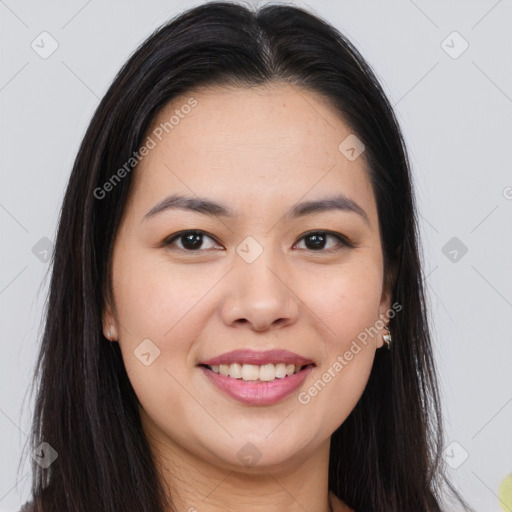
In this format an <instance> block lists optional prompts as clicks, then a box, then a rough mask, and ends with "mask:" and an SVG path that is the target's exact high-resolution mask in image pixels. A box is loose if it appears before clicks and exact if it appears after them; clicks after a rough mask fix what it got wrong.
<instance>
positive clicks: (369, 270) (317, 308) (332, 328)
mask: <svg viewBox="0 0 512 512" xmlns="http://www.w3.org/2000/svg"><path fill="white" fill-rule="evenodd" d="M381 294H382V273H381V272H380V267H378V266H376V265H363V264H360V265H353V266H351V267H350V268H349V267H348V266H347V267H345V268H343V269H341V270H340V272H337V273H336V272H330V273H329V276H328V278H326V279H325V280H322V283H321V285H319V286H315V287H311V286H310V287H309V292H308V294H307V295H306V294H305V296H308V297H309V299H308V302H309V304H308V305H309V306H310V307H311V309H312V310H313V311H314V312H315V313H316V314H317V315H318V317H319V318H320V319H321V320H322V322H323V324H324V327H325V329H324V335H325V336H326V339H328V340H329V344H330V345H333V346H336V347H337V348H338V349H340V350H342V349H343V348H344V347H345V346H346V345H347V344H348V345H350V342H351V341H352V339H354V338H357V336H358V335H359V334H360V333H362V332H365V330H366V329H369V328H370V327H371V326H373V325H374V324H375V322H376V321H377V320H378V309H379V304H380V301H381Z"/></svg>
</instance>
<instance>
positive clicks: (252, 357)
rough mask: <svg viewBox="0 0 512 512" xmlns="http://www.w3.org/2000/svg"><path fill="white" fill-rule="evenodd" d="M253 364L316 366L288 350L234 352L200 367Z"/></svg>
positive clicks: (207, 361) (204, 363)
mask: <svg viewBox="0 0 512 512" xmlns="http://www.w3.org/2000/svg"><path fill="white" fill-rule="evenodd" d="M234 363H238V364H241V365H243V364H253V365H257V366H263V365H265V364H280V363H282V364H294V365H295V366H296V367H303V366H306V365H309V364H312V365H314V362H313V361H312V360H311V359H307V358H305V357H302V356H300V355H299V354H295V353H294V352H290V351H288V350H267V351H255V350H233V351H231V352H226V353H224V354H221V355H220V356H217V357H213V358H211V359H207V360H204V361H201V362H200V363H199V365H200V366H217V365H221V364H227V365H230V364H234Z"/></svg>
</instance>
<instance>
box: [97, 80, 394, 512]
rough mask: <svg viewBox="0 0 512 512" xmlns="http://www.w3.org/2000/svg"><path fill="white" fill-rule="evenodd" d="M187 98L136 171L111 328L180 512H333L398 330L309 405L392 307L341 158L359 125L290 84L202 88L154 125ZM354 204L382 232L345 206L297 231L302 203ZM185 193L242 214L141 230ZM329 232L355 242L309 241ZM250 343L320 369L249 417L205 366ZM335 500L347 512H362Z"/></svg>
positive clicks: (362, 175) (118, 243)
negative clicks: (345, 444)
mask: <svg viewBox="0 0 512 512" xmlns="http://www.w3.org/2000/svg"><path fill="white" fill-rule="evenodd" d="M191 96H193V98H195V99H196V101H197V106H196V107H195V108H194V109H192V110H191V112H190V113H189V114H188V115H186V116H184V117H183V119H180V121H179V124H177V125H175V126H174V127H173V129H172V130H169V133H168V134H165V133H164V135H165V137H163V138H162V141H160V142H158V144H157V146H156V147H155V148H153V149H152V150H151V151H150V152H149V154H148V155H147V156H146V157H145V158H144V159H143V160H142V162H141V163H140V164H139V165H138V167H137V169H136V170H135V171H133V172H134V173H135V174H134V176H133V178H134V183H133V184H132V185H133V187H132V190H131V196H130V198H129V202H128V204H127V208H126V211H125V214H124V216H123V219H122V222H121V225H120V228H119V230H118V232H117V236H116V240H115V244H114V250H113V255H112V257H113V262H112V263H113V264H112V285H113V303H112V304H110V305H107V307H106V308H105V311H104V313H103V320H104V333H105V335H107V331H108V330H110V331H111V333H110V334H111V336H110V338H111V339H112V340H114V341H118V342H119V344H120V348H121V351H122V355H123V360H124V363H125V366H126V369H127V371H128V375H129V378H130V381H131V383H132V385H133V388H134V389H135V392H136V394H137V396H138V398H139V401H140V412H141V417H142V421H143V426H144V430H145V432H146V434H147V436H148V439H149V442H150V445H151V449H152V451H153V453H154V455H155V458H156V461H157V464H158V467H159V469H160V470H161V471H162V478H163V481H164V482H166V483H167V484H168V487H169V489H170V491H171V493H172V496H173V499H174V501H175V503H176V506H177V509H178V510H184V511H185V510H187V511H189V512H192V511H194V510H197V511H198V512H210V511H220V510H223V511H224V510H237V511H240V512H244V511H251V512H259V511H261V512H263V511H264V512H275V511H284V510H286V511H290V512H291V511H302V512H303V511H304V510H307V511H308V512H325V511H328V510H329V506H328V487H327V482H328V480H327V475H328V472H327V470H328V462H329V444H330V437H331V435H332V433H333V432H334V431H335V430H336V429H337V428H338V427H339V425H340V424H342V423H343V421H344V420H345V419H346V417H347V416H348V415H349V413H350V412H351V411H352V409H353V408H354V406H355V405H356V403H357V401H358V400H359V398H360V396H361V394H362V392H363V390H364V388H365V386H366V383H367V381H368V377H369V374H370V371H371V366H372V363H373V359H374V356H375V351H376V350H377V349H378V348H380V347H382V345H383V340H382V334H384V333H385V332H386V331H385V330H384V329H383V328H382V329H378V331H379V332H378V334H376V335H375V336H373V337H372V336H369V337H368V340H367V344H366V345H363V344H360V345H361V350H360V351H359V352H358V353H357V354H356V355H354V357H353V359H352V360H351V361H349V362H348V364H346V366H344V367H343V369H342V370H341V371H338V372H334V373H335V375H336V376H335V377H334V378H332V379H331V381H330V382H329V383H328V384H327V385H326V386H325V387H324V388H323V389H322V390H321V391H320V392H319V393H318V394H317V395H316V396H314V397H312V398H311V401H310V402H309V403H308V404H302V403H300V402H299V401H298V394H299V392H301V391H304V390H307V389H308V388H310V387H311V386H312V384H313V383H314V382H315V381H317V380H318V379H319V378H320V377H321V375H322V374H323V373H324V372H326V371H327V370H328V369H329V368H331V369H332V367H333V364H334V363H335V361H336V360H337V356H340V355H341V356H343V354H344V353H345V352H346V351H347V350H349V348H350V346H351V343H352V342H353V340H355V339H356V337H357V336H358V335H359V334H360V333H361V332H363V331H364V330H365V329H366V328H368V327H371V326H373V325H374V324H375V323H376V322H377V321H378V320H379V319H381V318H384V316H385V313H386V311H388V310H389V309H390V307H391V303H390V300H389V293H386V291H385V290H384V289H383V258H382V248H381V240H380V233H379V225H378V215H377V207H376V203H375V198H374V195H373V191H372V188H371V185H370V182H369V179H368V175H367V169H366V162H365V160H364V153H363V154H362V155H361V156H360V157H358V158H357V159H355V160H354V161H350V160H349V159H347V158H346V157H345V155H344V154H343V153H342V152H340V150H339V149H338V146H339V144H340V143H341V142H342V141H343V140H344V139H345V138H346V137H347V136H348V135H349V134H351V130H350V129H349V128H348V126H347V125H346V124H345V123H344V122H343V120H342V119H341V118H340V116H339V115H338V114H337V113H336V112H335V111H334V110H333V109H332V108H331V107H330V105H329V104H328V102H327V101H326V100H325V99H324V98H322V97H320V96H318V95H316V94H314V93H312V92H310V91H306V90H304V89H299V88H297V87H295V86H290V85H287V84H273V85H272V86H264V87H263V86H259V87H251V88H236V89H234V88H231V89H227V88H224V89H221V88H209V89H197V90H195V91H194V92H193V94H184V95H183V96H181V97H179V98H175V99H174V100H173V102H171V104H169V105H167V106H166V108H165V109H164V110H163V111H161V112H160V113H159V115H158V116H157V118H156V119H155V121H154V123H153V126H152V127H151V129H150V130H153V129H154V127H156V126H158V125H159V123H161V122H165V121H167V120H168V119H169V117H170V116H171V115H172V113H173V112H174V110H175V109H179V108H180V106H182V105H184V104H186V103H187V101H188V100H189V98H190V97H191ZM148 134H150V131H148ZM340 192H341V193H344V194H345V195H346V196H348V197H349V198H350V199H352V200H353V201H355V202H356V203H357V204H358V205H359V206H360V207H361V208H362V209H363V210H364V211H365V212H366V214H367V216H368V219H369V223H368V224H367V223H366V222H365V221H364V219H363V218H362V217H361V216H359V215H358V214H356V213H353V212H350V211H339V210H333V211H327V212H321V213H314V214H310V215H307V216H305V217H303V218H298V219H291V220H287V219H285V218H284V214H285V213H286V212H287V211H288V210H289V209H290V208H291V207H292V206H294V205H295V204H296V203H298V202H300V201H306V200H313V199H320V198H323V197H327V196H332V195H333V194H334V193H340ZM175 193H180V194H183V195H188V196H192V197H195V196H205V197H207V198H209V199H211V200H215V201H217V202H219V203H222V204H223V205H225V206H227V207H229V208H231V209H233V210H234V211H235V212H236V215H235V217H233V218H229V219H227V218H222V217H216V216H211V217H209V216H207V215H203V214H201V213H197V212H191V211H184V210H168V211H165V212H162V213H160V214H158V215H155V216H153V217H151V218H149V219H146V220H143V217H144V215H145V214H146V213H147V212H148V211H149V210H150V209H151V208H152V207H153V206H154V205H156V204H157V203H158V202H159V201H161V200H162V199H164V198H165V197H167V196H168V195H170V194H175ZM188 229H194V230H202V231H204V232H206V233H207V234H208V235H205V236H204V237H203V239H202V240H203V242H202V246H201V245H200V248H199V249H196V250H191V249H188V252H187V249H184V248H183V247H187V245H186V244H187V240H184V238H183V237H181V238H177V239H175V240H174V241H173V242H172V244H171V245H168V246H166V245H164V243H163V242H164V241H165V240H166V239H170V238H171V235H174V234H175V233H177V232H179V231H182V230H188ZM322 230H324V231H332V232H336V233H340V234H341V235H344V236H345V237H347V238H348V239H349V241H350V242H351V243H353V244H354V247H349V246H344V245H343V244H342V243H341V242H339V241H338V240H337V239H336V238H333V237H331V236H329V237H327V238H326V240H325V244H324V245H323V246H322V245H321V244H320V248H319V249H315V244H314V240H313V243H312V242H311V238H308V237H304V235H305V234H306V233H308V232H310V231H322ZM248 236H251V237H253V238H254V239H255V240H256V241H257V242H258V243H259V244H260V246H261V248H262V249H263V252H262V254H261V255H260V256H259V257H258V258H257V259H256V260H255V261H253V262H252V263H248V262H247V261H246V260H244V259H243V258H242V257H240V256H239V254H238V253H237V252H236V249H237V246H238V245H239V244H240V243H241V242H242V241H244V239H246V237H248ZM188 247H190V244H189V245H188ZM335 248H338V249H339V250H337V251H334V252H328V250H329V249H335ZM180 249H181V250H180ZM144 339H150V340H151V341H152V343H154V344H155V345H156V346H157V347H158V349H159V350H160V355H159V356H158V357H157V358H156V359H155V360H154V362H152V364H150V365H149V366H145V365H144V364H142V363H141V361H140V360H139V359H138V358H137V357H136V356H135V355H134V350H135V349H136V348H137V347H138V346H139V344H140V343H141V342H142V340H144ZM239 348H250V349H255V350H268V349H275V348H280V349H287V350H290V351H292V352H296V353H297V354H300V355H302V356H304V357H307V358H310V359H312V360H313V361H314V362H315V364H316V367H315V368H314V369H313V372H312V373H311V374H310V375H309V376H308V377H307V379H306V381H305V382H304V383H303V384H302V385H301V387H300V388H299V389H298V390H297V391H296V392H294V393H293V394H292V395H291V396H289V397H287V398H285V399H284V400H282V401H280V402H279V403H277V404H273V405H270V406H261V405H260V406H254V405H247V404H242V403H240V402H238V401H236V400H234V399H232V398H231V397H229V396H227V395H225V394H224V393H222V392H221V391H219V390H218V389H217V388H215V387H214V386H213V385H212V384H211V383H210V381H209V380H208V379H207V378H206V377H205V375H204V374H203V372H202V371H201V370H200V368H199V367H198V366H197V365H198V363H199V362H200V361H204V360H206V359H209V358H211V357H214V356H217V355H220V354H222V353H224V352H228V351H231V350H234V349H239ZM384 350H385V348H384ZM331 372H332V370H331ZM246 443H252V444H253V445H254V446H255V447H256V448H257V450H258V453H259V457H260V458H259V460H258V462H257V464H256V465H255V466H252V467H249V466H247V465H245V464H244V463H242V462H241V460H240V459H239V457H238V456H237V454H238V452H239V450H240V449H241V448H242V447H244V446H245V445H246ZM332 500H333V507H334V510H338V511H349V510H350V509H349V508H348V507H346V505H344V504H343V503H342V502H341V501H340V500H338V499H337V498H335V497H332Z"/></svg>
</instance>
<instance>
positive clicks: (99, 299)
mask: <svg viewBox="0 0 512 512" xmlns="http://www.w3.org/2000/svg"><path fill="white" fill-rule="evenodd" d="M277 81H279V82H284V83H288V84H291V85H293V86H297V87H302V88H305V89H306V90H310V91H312V92H315V93H319V94H321V95H323V96H324V97H325V98H326V99H327V100H328V101H329V102H330V104H331V105H332V106H333V108H334V109H335V110H336V111H337V112H338V113H339V115H340V116H341V117H342V118H343V120H344V121H345V123H347V124H348V125H349V126H350V128H351V129H352V131H353V132H354V133H356V134H357V137H358V138H359V139H360V140H361V141H362V142H363V143H364V145H365V147H366V150H365V158H366V160H367V163H368V168H369V178H370V180H371V183H372V186H373V191H374V194H375V198H376V203H377V208H378V214H379V225H380V232H381V237H382V244H383V257H384V272H385V276H386V282H387V283H388V284H389V285H390V286H391V290H392V291H393V298H392V302H398V303H399V304H400V305H402V308H403V309H402V311H401V312H400V313H398V314H396V315H395V317H394V318H392V319H391V320H390V323H389V325H390V329H391V332H392V336H393V342H392V345H391V349H390V350H389V351H388V350H387V349H382V350H378V351H377V353H376V357H375V360H374V364H373V368H372V371H371V375H370V378H369V381H368V384H367V386H366V388H365V391H364V393H363V395H362V397H361V399H360V400H359V402H358V403H357V405H356V407H355V408H354V410H353V411H352V412H351V414H350V415H349V417H348V418H347V419H346V421H345V422H344V423H343V424H342V425H341V426H340V427H339V428H338V429H337V430H336V431H335V432H334V434H333V435H332V439H331V449H330V460H329V489H330V490H331V491H333V492H334V493H335V494H336V495H337V496H338V497H340V498H341V499H342V500H343V501H345V502H346V503H347V504H348V505H349V506H350V507H352V508H354V509H355V510H356V511H357V512H370V511H375V512H377V511H378V512H433V511H440V510H441V503H442V496H444V494H443V493H444V491H443V489H445V487H446V488H447V489H448V490H449V491H450V492H451V493H453V496H455V497H456V499H459V500H461V502H462V499H461V498H460V497H459V496H458V495H457V493H456V492H455V490H454V489H453V486H452V485H451V484H450V483H449V481H448V480H447V479H446V477H445V476H444V473H443V471H442V470H443V465H442V458H441V451H442V447H443V436H442V434H443V430H442V423H441V408H440V402H439V391H438V387H437V380H436V373H435V368H434V362H433V356H432V347H431V337H430V333H429V327H428V318H427V316H428V315H427V305H426V300H425V296H424V288H423V287H424V284H423V280H424V276H423V272H422V267H421V263H420V258H419V238H418V226H417V214H416V209H415V208H416V207H415V200H414V195H413V190H412V183H411V174H410V168H409V163H408V158H407V153H406V149H405V145H404V141H403V138H402V134H401V131H400V128H399V125H398V122H397V120H396V118H395V115H394V113H393V110H392V107H391V105H390V104H389V101H388V99H387V98H386V96H385V94H384V92H383V90H382V88H381V86H380V85H379V82H378V80H377V78H376V76H375V74H374V73H373V71H372V70H371V68H370V66H369V65H368V64H367V63H366V62H365V60H364V59H363V57H362V56H361V55H360V54H359V52H358V51H357V50H356V49H355V48H354V46H352V44H351V43H350V42H349V41H348V40H347V39H346V38H345V37H344V36H343V35H342V34H340V33H339V32H338V31H337V30H336V29H335V28H333V27H332V26H331V25H330V24H328V23H327V22H325V21H324V20H322V19H321V18H320V17H318V16H316V15H313V14H311V13H309V12H307V11H306V10H303V9H301V8H298V7H292V6H289V5H286V6H285V5H279V4H274V5H267V6H264V7H263V8H260V9H259V10H252V9H251V8H249V7H246V6H244V5H240V4H234V3H227V2H211V3H206V4H204V5H201V6H199V7H196V8H193V9H190V10H188V11H186V12H185V13H183V14H181V15H180V16H178V17H176V18H175V19H173V20H171V21H170V22H168V23H166V24H165V25H164V26H162V27H161V28H159V29H158V30H157V31H155V32H154V33H153V34H152V35H151V36H150V37H149V38H148V39H147V40H146V41H145V42H144V43H143V44H142V45H141V46H140V47H139V48H138V49H137V50H136V51H135V52H134V53H133V55H132V56H131V57H130V58H129V60H128V61H127V62H126V64H125V65H124V66H123V67H122V69H121V70H120V71H119V73H118V74H117V76H116V77H115V79H114V82H113V83H112V85H111V87H110V88H109V89H108V91H107V93H106V94H105V96H104V98H103V99H102V100H101V102H100V104H99V106H98V108H97V110H96V112H95V114H94V116H93V118H92V121H91V123H90V125H89V127H88V129H87V132H86V134H85V136H84V138H83V141H82V143H81V146H80V149H79V151H78V154H77V157H76V160H75V163H74V166H73V170H72V172H71V176H70V179H69V183H68V185H67V190H66V194H65V198H64V201H63V206H62V210H61V214H60V219H59V226H58V235H57V238H56V243H55V251H54V254H53V258H52V262H51V263H52V274H51V283H50V289H49V297H48V301H47V306H46V311H45V325H44V334H43V337H42V340H41V347H40V352H39V356H38V359H37V364H36V369H35V375H34V382H33V386H37V395H36V402H35V412H34V418H33V425H32V430H31V438H30V449H31V450H34V449H35V448H36V447H37V446H39V445H40V443H42V442H46V443H48V444H49V445H50V446H51V447H52V448H53V449H54V450H55V451H56V452H57V453H58V459H57V460H56V461H55V462H54V463H53V464H51V465H50V466H49V467H48V468H46V469H43V468H41V467H40V466H39V465H38V464H36V463H35V462H34V463H33V465H32V471H33V476H32V489H31V491H32V498H33V500H34V503H35V505H36V506H37V507H36V509H37V510H41V511H44V512H63V511H72V512H91V511H93V512H96V511H98V512H119V511H123V512H125V511H135V512H164V511H165V510H170V509H174V507H173V505H172V496H169V495H168V493H167V492H166V491H164V485H163V483H162V481H161V480H160V477H159V474H158V471H157V469H156V462H155V460H154V459H153V457H152V453H151V450H150V447H149V444H148V441H147V439H146V437H145V436H144V433H143V430H142V426H141V421H140V417H139V413H138V407H137V405H138V401H137V397H136V395H135V393H134V390H133V388H132V386H131V383H130V380H129V378H128V376H127V374H126V370H125V367H124V364H123V360H122V357H121V352H120V349H119V345H118V343H109V342H108V341H107V340H106V339H105V338H104V336H103V333H102V310H103V307H104V304H105V300H106V298H107V297H109V296H110V295H109V293H110V267H109V264H110V258H111V252H112V244H113V240H114V238H115V234H116V231H117V228H118V225H119V221H120V219H121V216H122V215H123V211H124V208H125V206H126V199H127V197H128V192H129V189H130V184H131V181H132V180H131V177H132V173H131V172H127V173H126V176H124V177H123V179H121V180H119V181H116V183H115V186H113V187H111V188H112V190H109V192H108V193H106V194H104V197H99V196H100V195H102V194H99V193H98V189H100V188H101V187H103V185H104V184H105V183H106V182H107V181H108V180H110V179H111V178H112V176H113V174H114V173H115V172H116V171H117V170H118V169H120V168H122V167H123V165H125V164H126V162H127V161H129V159H130V157H132V155H133V153H134V152H137V150H138V148H140V146H141V144H142V143H143V142H144V135H145V134H146V132H147V130H148V129H149V127H150V126H151V123H152V121H153V120H154V118H155V116H156V115H157V114H158V113H159V111H160V110H161V109H162V107H164V106H165V105H166V104H167V103H168V102H169V101H170V100H172V99H173V98H174V97H176V96H177V95H179V94H182V93H185V92H190V91H193V89H194V88H196V87H203V86H213V85H228V86H235V87H247V86H253V85H264V84H268V83H271V82H277ZM95 191H96V192H95ZM462 503H463V502H462Z"/></svg>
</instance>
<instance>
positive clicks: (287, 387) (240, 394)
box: [197, 350, 316, 406]
mask: <svg viewBox="0 0 512 512" xmlns="http://www.w3.org/2000/svg"><path fill="white" fill-rule="evenodd" d="M266 365H268V366H269V367H270V368H268V367H266ZM197 366H198V367H199V369H200V370H201V371H202V373H203V375H205V377H206V378H207V379H208V381H209V382H210V383H211V384H213V385H214V387H215V388H217V389H218V390H220V391H222V392H223V393H225V394H226V395H228V396H230V397H231V398H234V399H235V400H237V401H238V402H241V403H243V404H246V405H260V406H264V405H272V404H275V403H277V402H280V401H281V400H284V399H285V398H286V397H288V396H290V395H291V394H292V393H294V392H295V391H296V390H297V389H298V388H299V387H300V386H301V385H302V383H303V382H304V380H305V379H306V378H307V377H308V375H309V374H310V373H311V372H312V371H313V369H314V367H315V366H316V364H315V363H314V362H313V361H312V360H311V359H308V358H305V357H303V356H300V355H298V354H295V353H293V352H290V351H288V350H267V351H255V350H233V351H232V352H226V353H225V354H222V355H220V356H217V357H214V358H211V359H207V360H204V361H201V362H200V363H198V365H197ZM258 368H260V372H261V369H263V374H262V373H260V374H259V378H258V376H257V375H256V374H257V373H258ZM285 369H286V372H285V373H286V375H285V374H284V373H283V372H284V370H285ZM219 370H220V372H219ZM232 371H235V373H236V374H238V377H241V378H236V376H235V377H234V376H232V375H229V376H228V375H227V374H224V375H223V374H222V373H226V372H227V373H230V374H231V372H232ZM240 371H241V372H242V373H241V374H240ZM246 373H247V374H246ZM277 373H279V375H277ZM266 381H269V382H266Z"/></svg>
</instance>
